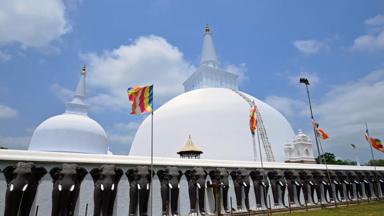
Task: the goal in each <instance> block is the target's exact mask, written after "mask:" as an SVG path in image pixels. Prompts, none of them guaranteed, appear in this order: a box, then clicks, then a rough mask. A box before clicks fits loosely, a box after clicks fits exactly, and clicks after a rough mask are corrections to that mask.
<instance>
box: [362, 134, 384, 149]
mask: <svg viewBox="0 0 384 216" xmlns="http://www.w3.org/2000/svg"><path fill="white" fill-rule="evenodd" d="M365 139H366V140H367V141H368V143H369V144H370V145H371V146H372V147H373V148H374V149H376V150H378V151H381V152H383V153H384V146H383V144H381V140H380V139H378V138H375V137H371V136H369V133H368V129H367V130H366V131H365Z"/></svg>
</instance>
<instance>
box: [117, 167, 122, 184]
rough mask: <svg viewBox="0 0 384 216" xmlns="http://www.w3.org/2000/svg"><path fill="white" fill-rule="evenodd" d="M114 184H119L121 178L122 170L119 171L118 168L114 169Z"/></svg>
mask: <svg viewBox="0 0 384 216" xmlns="http://www.w3.org/2000/svg"><path fill="white" fill-rule="evenodd" d="M115 173H116V174H115V182H116V183H117V182H119V181H120V179H121V176H123V170H122V169H120V168H116V169H115Z"/></svg>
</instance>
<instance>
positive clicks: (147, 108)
mask: <svg viewBox="0 0 384 216" xmlns="http://www.w3.org/2000/svg"><path fill="white" fill-rule="evenodd" d="M127 93H128V99H129V101H130V102H131V104H132V111H131V114H132V115H137V114H141V113H146V112H152V109H153V107H152V105H153V104H152V100H153V85H150V86H144V87H139V86H134V87H130V88H128V90H127Z"/></svg>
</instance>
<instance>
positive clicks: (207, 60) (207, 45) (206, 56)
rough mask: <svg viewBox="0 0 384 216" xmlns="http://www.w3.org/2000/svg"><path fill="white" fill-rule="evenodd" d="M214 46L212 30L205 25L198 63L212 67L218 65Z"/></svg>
mask: <svg viewBox="0 0 384 216" xmlns="http://www.w3.org/2000/svg"><path fill="white" fill-rule="evenodd" d="M218 64H219V63H218V61H217V57H216V51H215V47H214V45H213V38H212V32H211V30H210V28H209V26H208V25H206V26H205V31H204V37H203V48H202V51H201V59H200V65H206V66H210V67H213V68H217V67H218Z"/></svg>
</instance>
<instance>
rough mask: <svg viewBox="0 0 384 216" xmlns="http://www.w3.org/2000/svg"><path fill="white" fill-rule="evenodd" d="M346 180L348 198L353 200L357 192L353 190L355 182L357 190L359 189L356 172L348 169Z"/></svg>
mask: <svg viewBox="0 0 384 216" xmlns="http://www.w3.org/2000/svg"><path fill="white" fill-rule="evenodd" d="M345 174H346V176H347V177H346V181H347V182H348V184H346V190H347V191H346V193H347V198H348V200H353V199H354V198H355V192H354V190H353V185H354V184H355V186H356V191H357V184H359V182H358V181H357V180H356V174H355V172H353V171H346V172H345Z"/></svg>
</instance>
